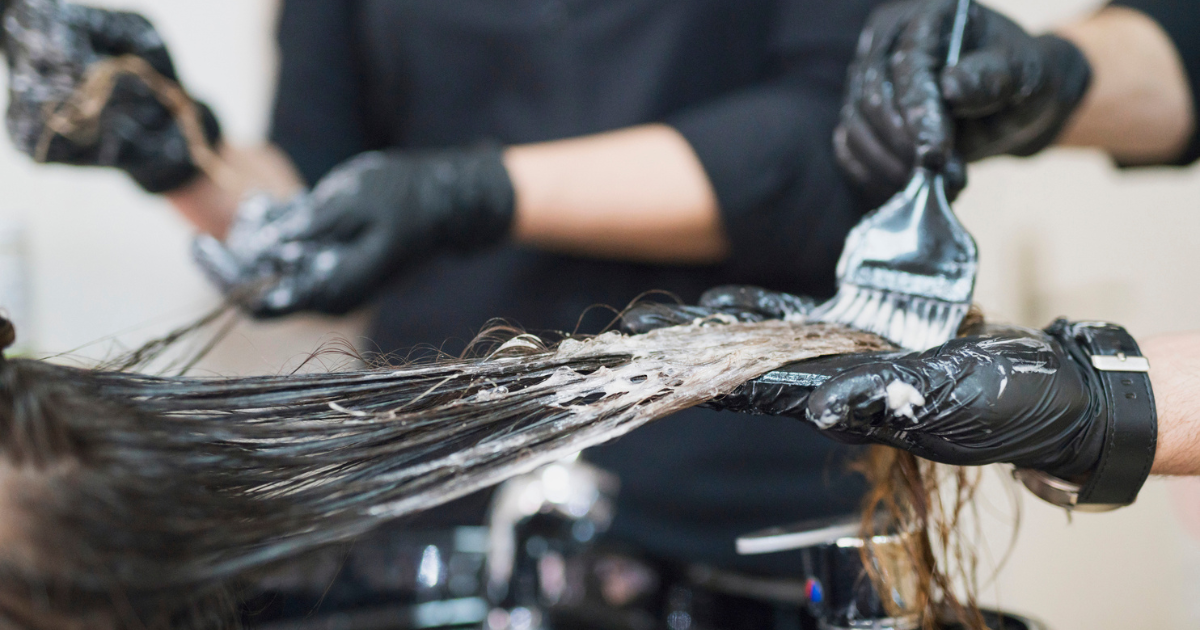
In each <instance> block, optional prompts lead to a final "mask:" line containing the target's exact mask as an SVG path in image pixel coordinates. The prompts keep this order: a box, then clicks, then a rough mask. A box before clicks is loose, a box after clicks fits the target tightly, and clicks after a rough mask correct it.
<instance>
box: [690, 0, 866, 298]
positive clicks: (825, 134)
mask: <svg viewBox="0 0 1200 630" xmlns="http://www.w3.org/2000/svg"><path fill="white" fill-rule="evenodd" d="M874 4H876V3H873V2H865V1H857V0H856V1H839V2H832V3H813V2H800V1H799V0H786V1H784V2H781V3H780V8H779V14H778V15H777V17H776V32H775V34H774V37H773V47H774V50H775V55H776V57H777V59H778V66H779V72H778V74H777V75H776V76H775V77H773V78H771V79H770V80H767V81H764V82H762V83H761V84H758V85H751V86H749V87H747V88H745V89H742V90H740V91H737V92H734V93H730V94H726V95H724V96H723V97H720V98H718V99H716V100H714V101H710V102H707V103H702V104H700V105H698V106H694V107H691V108H688V109H686V110H684V111H681V112H678V113H676V114H675V115H673V116H671V117H669V118H668V120H667V123H668V124H670V125H672V126H673V127H675V128H676V129H677V130H679V132H680V133H681V134H682V135H683V136H684V137H685V138H686V139H687V141H688V142H689V143H690V144H691V146H692V148H693V150H694V151H695V152H696V155H697V156H698V157H699V159H700V162H701V163H702V164H703V166H704V168H705V171H706V173H707V174H708V177H709V180H710V182H711V183H712V185H713V188H714V190H715V192H716V195H717V199H718V201H719V203H720V206H721V214H722V219H723V225H724V228H725V232H726V234H727V236H728V237H729V240H730V242H731V244H732V253H731V257H730V260H731V263H730V264H731V265H732V266H733V267H734V271H735V272H736V274H737V275H740V276H749V277H756V278H766V279H770V278H778V282H777V286H795V283H794V282H788V279H789V277H790V278H792V279H796V278H799V277H800V275H801V274H802V275H803V276H804V277H807V278H821V279H823V282H825V283H826V284H825V285H822V286H819V287H813V286H811V285H810V286H805V287H797V289H799V288H803V289H804V290H806V291H807V292H821V293H826V294H828V293H832V290H833V279H834V266H835V265H836V262H837V258H838V256H839V255H840V252H841V250H842V246H843V244H844V241H845V236H846V233H847V232H848V231H849V229H850V228H851V227H853V225H854V224H855V223H857V221H858V219H859V218H860V217H861V216H862V215H863V214H864V212H865V211H866V210H867V209H868V208H866V207H864V205H863V203H862V201H861V200H860V199H859V197H858V196H857V195H856V194H855V192H854V190H853V189H852V188H851V185H850V184H849V183H848V182H847V181H846V180H845V179H844V178H843V176H842V174H841V172H840V170H839V169H838V167H837V162H836V160H835V159H834V155H833V146H832V144H833V142H832V138H833V130H834V127H835V126H836V125H837V120H838V111H839V109H840V107H841V101H842V92H843V84H844V81H845V74H846V68H847V67H848V66H849V64H850V61H851V60H852V58H853V54H854V48H855V44H856V42H857V40H858V34H859V32H860V31H861V29H862V26H863V24H864V23H865V21H866V17H867V14H868V13H869V11H870V9H871V7H872V6H874ZM818 7H821V8H818ZM772 288H776V287H772ZM789 290H790V289H789Z"/></svg>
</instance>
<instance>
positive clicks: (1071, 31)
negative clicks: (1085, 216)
mask: <svg viewBox="0 0 1200 630" xmlns="http://www.w3.org/2000/svg"><path fill="white" fill-rule="evenodd" d="M1059 35H1061V36H1062V37H1064V38H1066V39H1068V40H1070V41H1071V42H1073V43H1074V44H1075V45H1076V46H1078V47H1079V48H1080V50H1082V51H1083V53H1084V55H1085V56H1086V57H1087V58H1088V61H1089V63H1090V64H1091V66H1092V85H1091V88H1090V89H1089V91H1088V94H1087V96H1086V97H1085V99H1084V101H1083V103H1082V104H1081V105H1080V107H1079V110H1078V111H1077V112H1076V113H1075V115H1074V116H1073V117H1072V119H1071V122H1070V123H1069V124H1068V126H1067V128H1066V130H1065V131H1064V133H1063V135H1062V137H1061V138H1060V139H1059V144H1061V145H1065V146H1088V147H1098V148H1101V149H1103V150H1105V151H1106V152H1108V153H1109V154H1110V155H1112V156H1113V158H1115V159H1116V160H1117V161H1119V162H1121V163H1123V164H1130V165H1133V164H1159V163H1167V162H1170V161H1172V160H1174V159H1175V158H1177V157H1179V155H1180V154H1181V153H1182V152H1183V150H1184V149H1185V148H1186V146H1187V145H1188V142H1189V140H1190V139H1191V137H1192V134H1193V133H1194V130H1195V125H1196V120H1195V113H1194V112H1195V109H1194V106H1193V101H1192V99H1193V95H1192V93H1191V87H1190V86H1189V84H1188V80H1187V74H1186V72H1185V69H1184V66H1183V62H1182V61H1181V59H1180V57H1179V54H1178V52H1177V51H1176V49H1175V45H1174V43H1172V41H1171V39H1170V37H1168V35H1167V34H1166V32H1164V31H1163V29H1162V28H1161V27H1160V26H1159V25H1158V23H1157V22H1155V21H1154V20H1152V19H1150V18H1149V17H1147V16H1145V15H1144V14H1142V13H1140V12H1138V11H1134V10H1132V9H1127V8H1123V7H1109V8H1107V9H1105V10H1103V11H1101V12H1100V13H1098V14H1096V15H1095V16H1093V17H1091V18H1089V19H1088V20H1085V21H1084V22H1081V23H1079V24H1075V25H1072V26H1070V27H1067V28H1064V29H1062V30H1061V31H1060V32H1059Z"/></svg>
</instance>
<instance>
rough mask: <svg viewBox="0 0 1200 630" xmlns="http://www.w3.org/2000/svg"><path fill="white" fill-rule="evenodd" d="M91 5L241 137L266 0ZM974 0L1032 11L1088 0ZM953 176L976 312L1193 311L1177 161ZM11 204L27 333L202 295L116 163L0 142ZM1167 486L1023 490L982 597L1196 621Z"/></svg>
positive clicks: (134, 329)
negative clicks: (156, 44)
mask: <svg viewBox="0 0 1200 630" xmlns="http://www.w3.org/2000/svg"><path fill="white" fill-rule="evenodd" d="M102 4H110V5H112V6H122V7H128V8H133V9H136V10H139V11H142V12H144V13H146V14H147V15H149V16H150V17H151V18H152V19H153V20H154V21H155V22H156V24H157V25H158V26H159V28H160V29H161V30H162V31H163V32H164V34H165V36H166V39H167V40H168V41H169V42H170V43H171V48H172V51H173V52H174V55H175V58H176V62H177V64H178V65H179V68H180V73H181V75H182V77H183V79H184V80H185V82H186V83H187V85H188V86H189V87H190V89H191V90H192V91H193V92H194V93H195V94H197V95H198V96H200V97H202V98H204V99H206V100H207V101H209V102H210V103H211V104H212V105H213V106H214V107H215V109H216V110H217V111H218V112H219V114H220V116H221V119H222V121H223V122H224V125H225V129H226V132H227V134H228V135H229V136H230V137H231V138H232V139H233V140H235V141H238V142H255V141H258V140H261V138H262V137H263V135H264V130H265V126H266V120H267V115H268V111H269V105H270V101H271V89H272V85H273V76H272V75H273V67H274V50H273V46H272V40H271V30H272V27H273V23H272V20H273V14H274V2H273V1H272V0H171V2H162V1H161V0H157V1H154V0H124V1H122V2H116V1H113V2H104V3H102ZM992 4H994V5H996V6H998V7H1001V8H1003V9H1005V10H1007V11H1010V12H1011V13H1012V14H1014V15H1015V16H1017V17H1018V18H1019V19H1020V20H1022V21H1023V22H1024V23H1026V24H1028V25H1030V26H1031V27H1034V28H1046V27H1049V26H1050V25H1053V24H1055V23H1059V22H1061V21H1062V20H1066V19H1070V18H1071V17H1073V16H1077V15H1080V14H1082V13H1084V12H1086V11H1088V10H1089V9H1090V8H1091V7H1094V6H1095V5H1096V4H1097V2H1096V1H1095V0H1058V1H1056V2H1045V1H1044V0H995V1H994V2H992ZM0 72H2V71H0ZM971 177H972V186H971V188H970V189H969V190H968V191H967V192H966V193H965V194H964V196H963V197H962V199H961V202H960V203H959V204H958V209H959V212H960V214H961V215H962V217H963V220H964V221H965V222H966V224H967V226H968V228H970V229H971V231H972V232H973V233H974V235H975V236H976V238H977V240H978V241H979V245H980V251H981V252H982V261H981V262H982V266H981V268H982V276H981V278H980V281H979V290H978V299H979V301H980V303H982V304H983V305H984V306H985V307H986V309H987V311H988V313H989V314H990V315H991V316H992V317H993V318H994V319H1005V320H1010V321H1015V322H1019V323H1023V324H1028V325H1039V326H1040V325H1044V324H1046V323H1048V321H1049V320H1050V319H1051V318H1053V317H1054V316H1056V315H1059V314H1062V315H1070V316H1071V317H1074V318H1099V319H1106V318H1107V319H1112V320H1115V321H1119V322H1122V323H1125V324H1126V325H1128V326H1129V327H1130V328H1131V329H1132V330H1133V331H1134V332H1135V334H1139V335H1148V334H1153V333H1157V332H1162V331H1169V330H1186V329H1200V292H1197V291H1196V289H1195V287H1196V281H1195V280H1194V278H1196V277H1197V275H1198V274H1200V251H1197V249H1198V248H1197V247H1196V245H1195V243H1196V242H1197V239H1196V237H1195V235H1196V234H1197V233H1200V212H1197V204H1198V202H1200V173H1198V172H1197V171H1196V170H1195V169H1188V170H1170V169H1156V170H1143V171H1136V172H1118V171H1117V170H1115V169H1113V168H1112V167H1111V166H1110V165H1109V163H1108V161H1107V160H1105V159H1104V158H1103V157H1102V156H1099V155H1095V154H1092V153H1088V152H1062V151H1057V152H1052V153H1051V154H1049V155H1046V156H1044V157H1040V158H1037V159H1034V160H1007V159H1000V160H994V161H992V162H989V163H986V164H982V165H979V166H977V167H974V168H973V169H972V171H971ZM13 219H18V220H22V221H24V223H25V225H26V226H27V234H28V245H29V256H30V260H31V263H32V271H31V282H30V286H31V287H32V290H33V295H32V297H33V299H32V308H31V314H32V315H31V322H30V323H31V326H26V327H25V328H24V329H23V330H22V331H21V332H22V334H25V335H26V336H27V337H28V338H29V339H30V341H29V345H30V346H32V348H33V349H35V350H36V351H38V352H41V353H50V352H65V351H71V352H73V353H75V354H78V355H80V356H84V357H98V356H106V355H109V354H111V353H112V352H113V351H114V348H115V347H130V346H135V345H137V344H138V343H140V342H141V341H143V340H145V339H148V338H151V337H153V336H155V335H157V334H160V333H161V332H163V331H164V330H165V329H167V328H169V327H171V326H174V325H178V324H180V323H184V322H187V321H189V320H190V319H192V318H194V317H195V316H196V315H198V314H200V313H202V312H204V311H206V310H207V309H209V308H211V307H212V306H213V305H215V304H216V303H217V297H216V295H215V294H214V293H213V292H211V291H210V290H209V289H208V288H207V286H206V285H205V283H204V281H203V279H202V278H201V277H200V275H199V274H198V273H197V272H196V270H195V269H194V268H193V267H192V265H191V264H190V262H189V259H188V255H187V246H188V241H189V238H190V233H189V230H188V228H187V226H186V225H184V224H183V223H182V222H181V221H180V220H179V219H177V218H176V217H175V216H174V215H173V214H172V213H171V211H170V209H169V208H168V207H166V205H165V204H164V203H162V202H161V201H158V200H155V199H153V198H151V197H149V196H147V195H144V194H141V192H140V191H139V190H137V189H136V188H135V187H134V186H133V185H132V184H131V183H129V182H128V181H126V179H125V178H124V177H122V176H121V175H119V174H114V173H107V172H99V171H86V170H78V169H67V168H62V167H45V166H34V165H32V164H30V162H29V160H28V159H27V158H25V157H24V156H22V155H18V154H16V153H15V152H14V151H13V150H12V149H11V148H10V146H9V145H8V143H7V142H0V220H6V221H7V220H13ZM647 288H648V289H649V288H653V287H647ZM497 315H503V314H502V313H497ZM360 329H361V320H358V321H346V320H342V321H336V320H328V319H305V320H294V321H289V322H287V323H283V324H273V325H244V326H242V327H240V328H239V329H238V331H237V332H236V333H235V334H234V335H232V336H231V338H230V339H229V340H227V342H225V343H224V344H223V345H222V346H221V347H220V348H218V350H217V352H215V353H214V355H213V357H211V358H210V360H209V361H208V362H207V363H206V366H205V367H206V368H207V369H209V370H212V371H215V372H220V373H225V374H232V373H243V374H244V373H250V372H274V371H277V370H280V369H282V368H284V367H286V366H287V365H291V364H294V363H295V362H296V361H297V360H299V358H301V357H303V356H304V355H305V354H306V353H308V352H309V351H311V350H312V349H314V348H315V347H316V346H317V345H318V344H319V343H320V342H321V341H322V340H326V339H329V338H331V336H334V335H342V336H346V337H349V338H352V339H353V338H354V337H355V335H357V334H358V332H357V331H359V330H360ZM29 330H32V335H30V334H29ZM98 341H99V342H100V343H96V342H98ZM88 344H91V345H88ZM991 477H993V478H996V477H998V475H991ZM1167 495H1168V492H1167V484H1166V482H1162V481H1154V482H1152V483H1151V484H1150V486H1149V487H1148V488H1147V490H1146V491H1145V492H1144V493H1143V497H1142V498H1141V500H1140V501H1139V503H1138V504H1137V505H1136V506H1135V507H1133V508H1131V509H1128V510H1123V511H1121V512H1117V513H1114V514H1107V515H1076V516H1075V517H1074V520H1073V522H1068V519H1067V517H1066V515H1065V514H1064V513H1063V512H1061V511H1059V510H1054V509H1051V508H1049V507H1046V506H1044V505H1043V504H1041V503H1040V502H1038V501H1037V500H1036V499H1032V498H1030V497H1026V499H1025V500H1024V501H1023V506H1024V515H1023V518H1024V520H1023V522H1022V525H1021V531H1020V538H1019V542H1018V543H1017V546H1016V548H1015V550H1014V552H1013V555H1012V557H1011V558H1010V560H1009V562H1008V564H1007V566H1006V568H1005V570H1004V571H1003V572H1002V573H1001V575H1000V577H999V580H998V582H997V584H996V585H995V586H993V587H990V588H989V589H988V590H987V592H986V595H987V598H988V599H989V600H991V601H998V602H999V603H1000V604H1001V605H1003V606H1006V607H1010V608H1012V609H1015V610H1020V611H1025V612H1029V613H1033V614H1035V615H1036V616H1039V617H1041V618H1043V619H1045V620H1046V621H1048V622H1049V623H1050V626H1051V627H1052V628H1053V629H1055V630H1084V629H1089V630H1126V629H1128V628H1149V627H1163V628H1168V627H1169V628H1179V627H1200V610H1197V604H1196V602H1198V601H1200V551H1197V547H1196V545H1195V543H1193V542H1192V541H1190V540H1189V539H1188V538H1187V537H1185V536H1184V535H1183V533H1182V530H1181V528H1180V526H1179V525H1178V524H1177V520H1176V519H1175V517H1174V516H1173V514H1172V510H1171V506H1170V502H1169V500H1168V496H1167ZM981 504H982V505H985V506H990V507H987V508H986V509H985V510H984V512H985V514H992V515H993V516H991V517H988V523H989V524H988V534H989V540H990V541H991V542H990V546H991V547H992V548H993V549H997V550H1003V548H1004V546H1005V543H1006V542H1007V534H1008V532H1007V530H1006V523H1007V521H1008V520H1010V519H1009V518H1008V517H1006V516H1004V515H1005V514H1007V513H1008V508H1007V507H1005V506H1007V505H1008V499H1007V497H1006V494H1005V490H1004V487H1003V484H1001V483H1000V482H999V481H991V482H989V484H988V485H987V487H986V491H985V496H984V498H983V499H982V503H981ZM996 514H999V515H1000V516H996ZM997 553H998V552H997Z"/></svg>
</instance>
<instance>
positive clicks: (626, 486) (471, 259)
mask: <svg viewBox="0 0 1200 630" xmlns="http://www.w3.org/2000/svg"><path fill="white" fill-rule="evenodd" d="M874 4H876V2H874V1H872V0H837V1H830V0H405V1H404V2H398V1H396V0H361V1H351V0H339V1H335V0H287V1H286V2H285V3H284V6H283V12H282V16H281V22H280V27H279V44H280V47H281V53H282V56H281V59H282V66H281V72H280V79H279V90H278V95H277V102H276V107H275V115H274V125H273V128H272V131H271V138H272V140H273V141H274V142H275V143H277V144H278V145H279V146H280V147H282V148H283V149H284V150H285V151H286V152H287V153H288V154H289V155H290V156H291V158H292V159H293V160H294V161H295V163H296V164H297V165H298V167H299V169H300V170H301V172H302V173H303V175H304V176H305V178H306V179H307V180H308V181H309V182H315V181H316V180H317V179H319V178H320V177H321V176H322V175H324V174H325V173H326V172H328V171H329V170H330V169H331V168H332V167H334V166H335V165H336V164H337V163H339V162H341V161H342V160H344V159H346V158H349V157H351V156H352V155H355V154H357V153H359V152H362V151H366V150H371V149H381V148H408V147H413V148H416V147H445V146H456V145H469V144H472V143H477V142H480V141H484V140H491V141H499V142H501V143H504V144H513V143H529V142H538V141H547V140H554V139H559V138H566V137H571V136H579V135H583V134H590V133H596V132H601V131H605V130H611V129H617V128H621V127H627V126H632V125H638V124H644V123H651V122H664V123H667V124H670V125H672V126H674V127H675V128H676V129H678V130H679V131H680V132H681V134H682V135H683V136H684V137H685V138H686V139H687V140H688V142H689V143H690V144H691V146H692V147H693V148H694V149H695V152H696V154H697V155H698V156H699V158H700V161H701V163H702V164H703V166H704V168H705V170H706V172H707V174H708V177H709V179H710V180H711V182H712V184H713V186H714V188H715V191H716V194H717V197H718V199H719V201H720V207H721V213H722V217H723V220H724V226H725V230H726V232H727V234H728V236H729V238H730V240H731V241H732V244H733V246H732V254H731V256H730V258H729V260H728V262H726V263H724V264H721V265H715V266H708V267H669V266H655V265H647V264H634V263H625V262H614V261H604V260H596V259H588V258H582V257H572V256H564V255H558V254H551V253H546V252H541V251H535V250H532V249H528V248H522V247H517V246H505V247H500V248H496V249H493V250H490V251H487V252H483V253H480V254H476V255H472V256H467V257H462V256H446V257H440V258H438V259H435V260H430V261H428V262H427V263H425V264H423V265H421V266H420V267H417V268H414V269H411V270H409V271H408V273H406V274H405V275H404V276H403V277H402V278H401V279H399V280H398V281H397V282H396V283H395V284H394V286H392V287H390V288H389V289H388V290H387V291H386V292H385V294H384V295H382V296H381V297H380V300H379V303H380V313H379V316H378V318H377V320H376V324H375V327H374V332H373V334H372V340H373V342H375V343H377V344H378V345H379V348H380V349H381V350H383V351H384V352H392V351H398V350H402V349H407V348H411V347H413V346H416V345H418V344H434V345H435V346H438V347H443V348H446V349H447V350H449V351H452V352H453V351H454V350H455V349H456V345H455V344H456V343H457V344H461V343H462V342H463V341H465V340H468V339H470V338H471V337H472V336H473V334H474V333H475V332H476V331H478V330H479V329H480V328H481V327H482V326H483V325H484V324H485V322H486V321H487V320H488V319H490V318H493V317H505V318H508V319H510V320H512V321H515V322H516V323H518V324H520V325H522V326H524V327H525V328H526V329H529V330H532V331H539V330H564V331H571V330H575V329H576V326H577V323H581V328H582V330H583V331H585V332H586V331H594V330H596V329H597V328H598V327H600V326H603V325H604V324H607V323H608V322H609V321H610V320H611V318H612V313H611V311H598V310H594V309H593V310H591V311H589V310H588V309H589V307H591V306H593V305H596V304H607V305H611V306H615V307H622V306H624V305H626V304H627V303H628V302H629V301H630V300H632V299H634V298H635V297H637V296H638V295H639V294H641V293H643V292H645V291H649V290H666V291H671V292H673V293H675V294H676V295H678V296H679V297H681V298H682V299H684V300H686V301H694V300H696V299H697V298H698V296H699V294H700V292H702V291H703V290H704V289H706V288H708V287H710V286H713V285H717V284H723V283H749V284H758V285H762V286H767V287H769V288H773V289H778V290H785V291H790V292H794V293H800V294H808V295H816V296H821V295H827V294H830V293H831V292H832V289H833V286H834V274H833V268H834V264H835V263H836V260H837V257H838V255H839V253H840V251H841V248H842V244H843V240H844V238H845V234H846V232H847V231H848V230H849V228H850V227H851V226H852V225H854V223H855V222H856V221H857V220H858V218H859V217H860V216H861V214H862V213H863V212H864V211H865V210H866V209H867V208H864V207H863V206H862V205H861V204H860V203H859V202H858V201H857V200H856V199H855V197H854V195H853V193H852V191H851V189H850V188H849V187H848V186H847V184H846V183H845V182H844V181H843V179H842V177H841V176H840V174H839V172H838V170H837V167H836V164H835V161H834V159H833V156H832V149H831V140H830V138H831V134H832V129H833V127H834V125H835V123H836V118H837V113H838V110H839V107H840V104H841V99H842V84H843V79H844V75H845V72H846V67H847V65H848V63H849V61H850V60H851V57H852V56H853V52H854V47H855V44H856V41H857V38H858V33H859V31H860V30H861V27H862V24H863V22H864V21H865V18H866V15H867V13H868V12H869V11H870V9H871V8H872V6H873V5H874ZM397 211H403V209H397ZM585 312H588V313H589V315H588V316H585V317H584V318H583V320H582V322H581V320H580V317H581V315H584V314H585ZM447 339H451V340H455V339H456V340H459V341H458V342H452V343H451V345H450V346H449V347H446V346H443V343H444V342H445V341H446V340H447ZM842 452H844V451H843V450H842V449H840V448H839V447H836V446H835V445H834V444H833V443H832V442H830V441H828V440H825V439H823V438H821V437H819V436H817V435H816V434H815V433H813V432H811V431H809V430H807V429H806V428H804V427H803V426H801V424H800V423H797V422H794V421H788V420H780V419H763V418H746V417H739V416H734V415H724V414H717V413H715V412H708V411H703V410H694V411H690V412H688V413H685V414H680V415H679V416H676V417H673V418H671V419H668V420H664V421H661V422H659V423H657V424H655V425H652V426H650V427H648V428H645V429H642V430H639V431H637V432H635V433H634V434H632V435H630V436H627V437H625V438H623V439H621V440H619V441H618V442H616V443H615V444H612V445H609V446H605V447H601V448H597V449H595V450H594V451H592V452H590V453H589V457H590V458H591V459H593V460H594V461H596V462H599V463H600V464H602V465H603V466H605V467H606V468H609V469H612V470H615V471H616V472H618V473H619V474H620V476H621V481H622V490H621V493H620V497H621V498H620V504H619V507H618V515H617V522H616V523H615V524H614V535H616V536H618V537H620V538H623V539H626V540H628V541H631V542H634V543H635V544H637V545H639V546H641V547H643V548H644V549H647V550H649V551H650V552H652V553H655V554H659V555H662V556H666V557H673V558H684V559H692V560H704V561H708V562H715V563H717V564H723V565H727V566H730V565H737V564H738V563H739V559H738V558H737V557H736V556H735V554H734V547H733V542H734V538H735V536H737V535H738V534H741V533H745V532H747V531H750V530H754V529H757V528H761V527H764V526H771V525H778V524H783V523H787V522H789V521H795V520H800V519H804V518H809V517H815V516H822V515H828V514H831V513H842V512H848V511H850V510H853V509H854V508H855V507H856V503H857V500H858V493H859V492H860V487H859V485H858V484H857V483H856V482H854V481H853V480H851V479H850V478H848V477H845V476H841V475H839V472H840V470H839V468H838V464H837V462H836V455H837V454H838V453H842Z"/></svg>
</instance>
